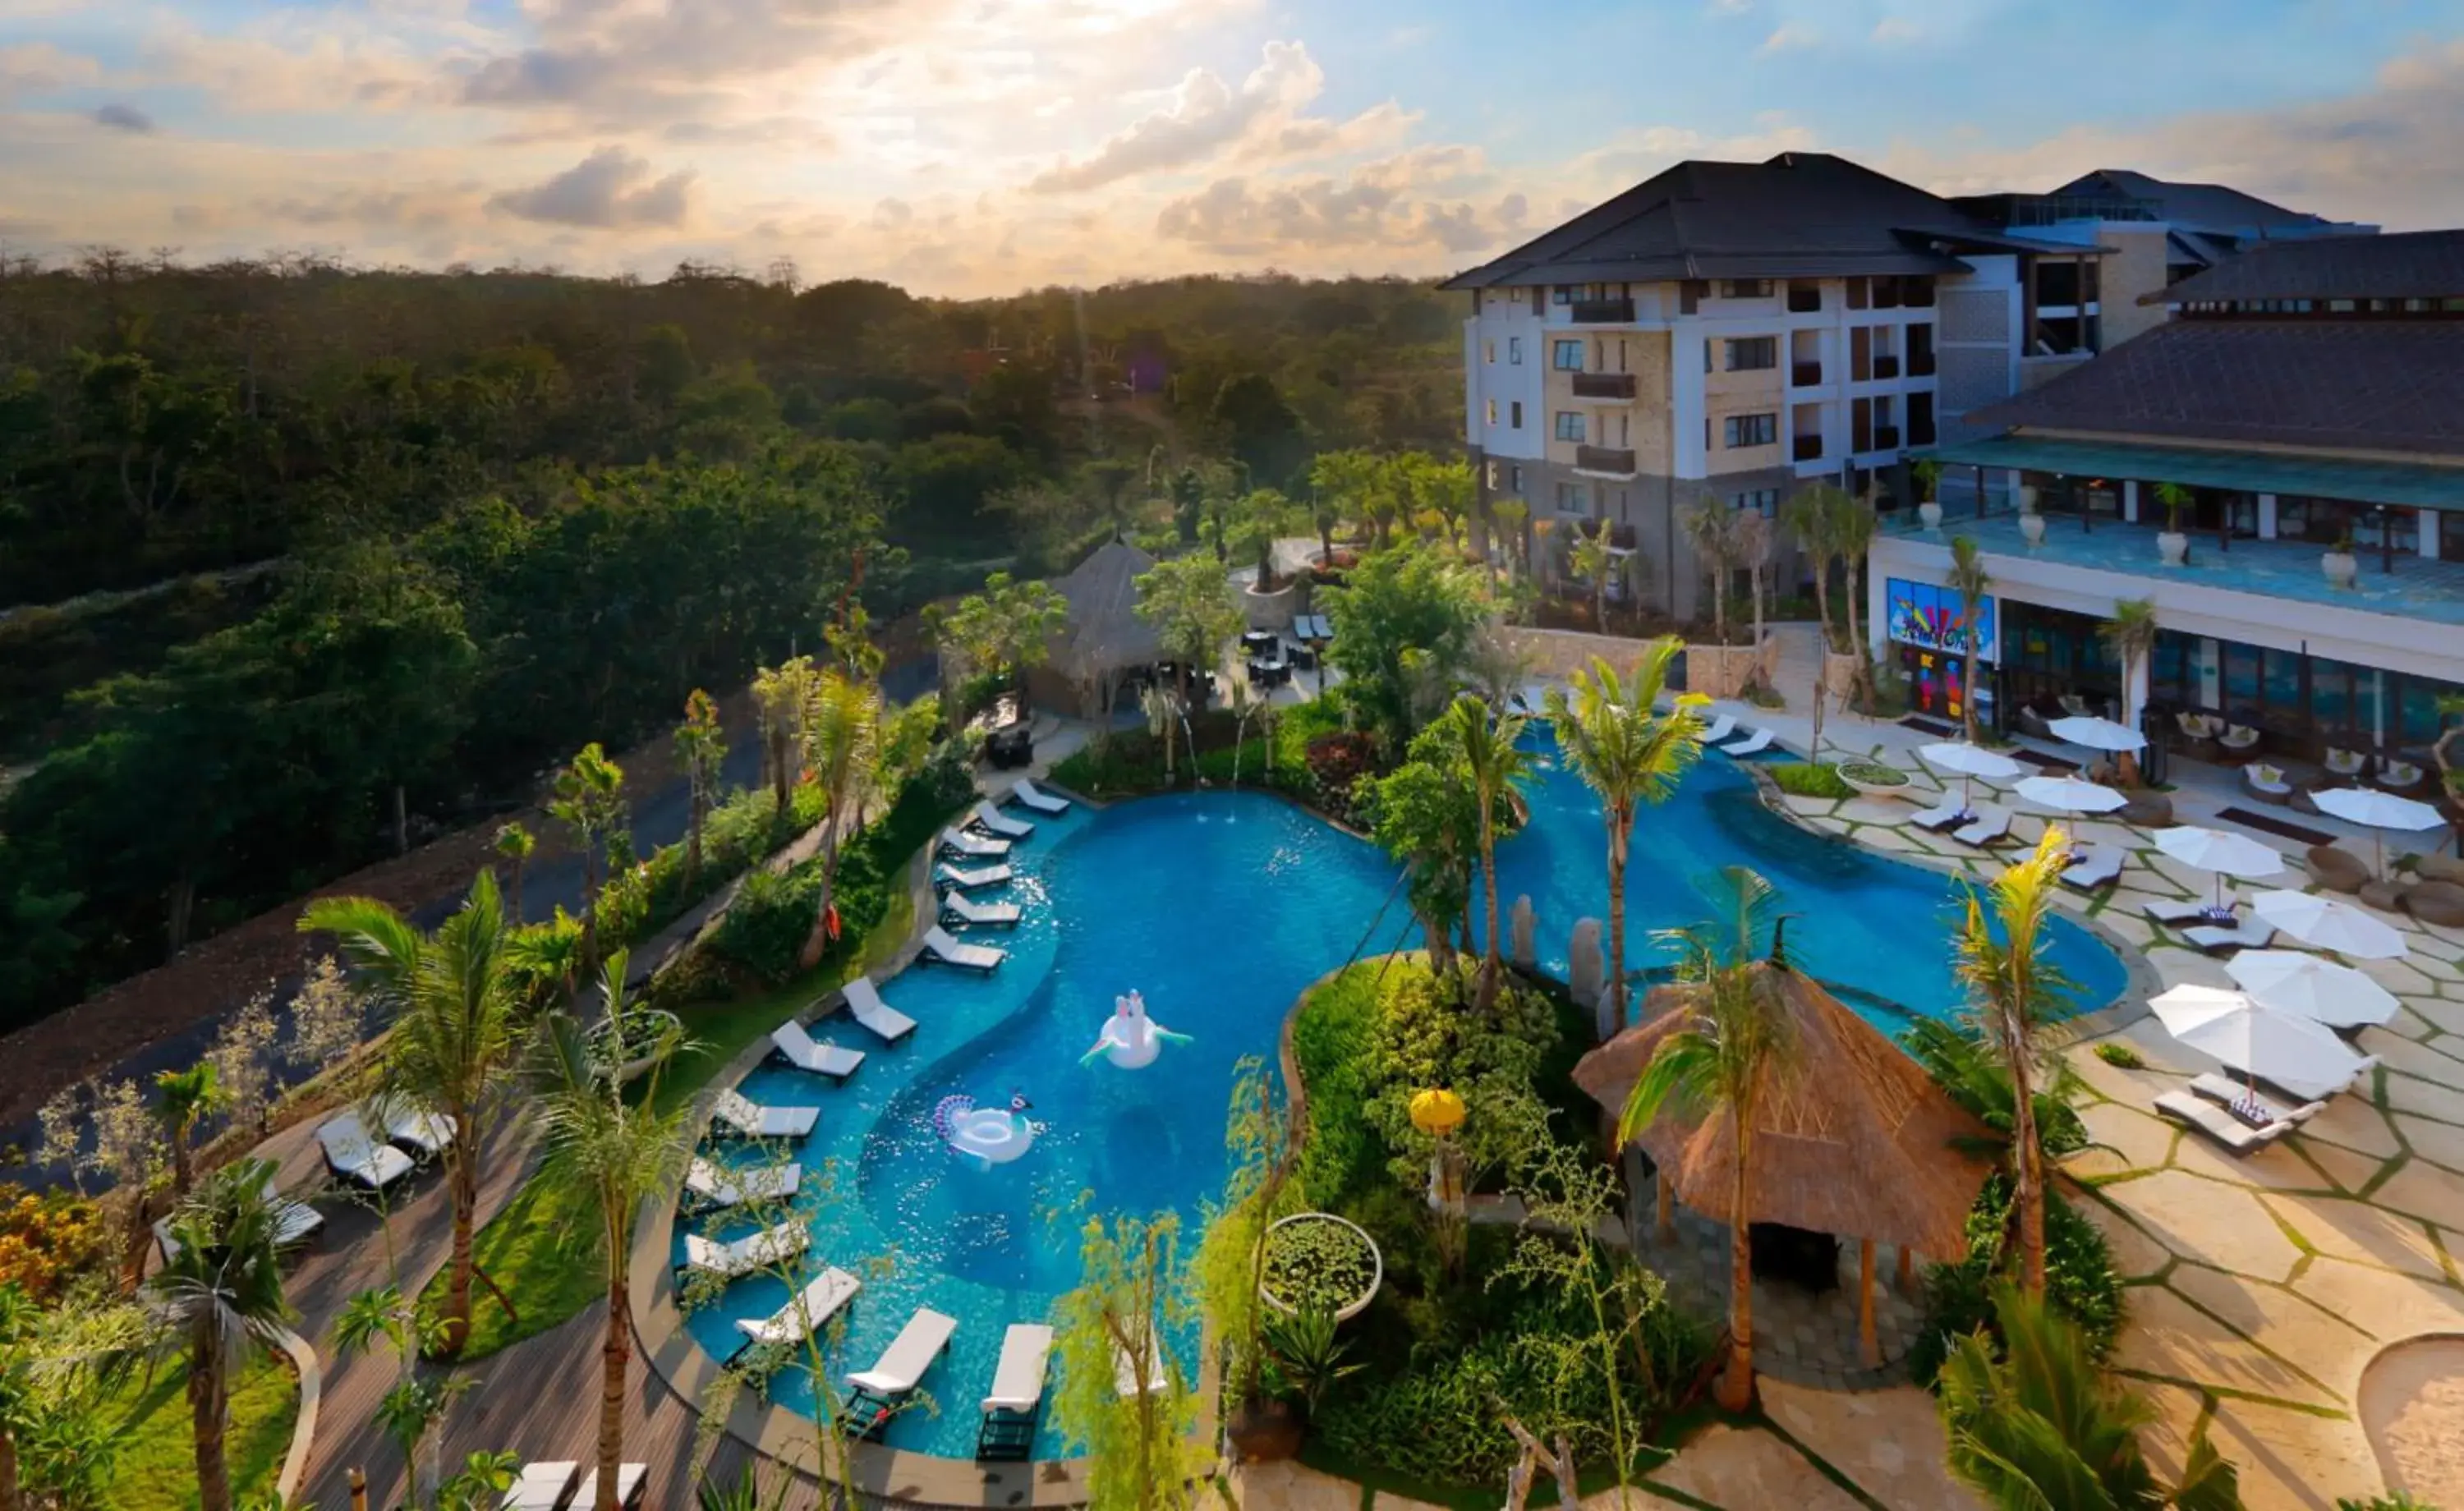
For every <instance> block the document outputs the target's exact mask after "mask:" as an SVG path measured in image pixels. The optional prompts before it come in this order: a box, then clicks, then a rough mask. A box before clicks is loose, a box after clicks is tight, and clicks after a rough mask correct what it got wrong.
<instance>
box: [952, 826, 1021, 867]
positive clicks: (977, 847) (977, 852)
mask: <svg viewBox="0 0 2464 1511" xmlns="http://www.w3.org/2000/svg"><path fill="white" fill-rule="evenodd" d="M941 848H942V850H943V852H944V853H947V854H952V855H967V856H973V857H975V858H977V859H979V860H987V861H989V860H998V859H1000V858H1001V857H1002V856H1004V855H1007V854H1008V853H1009V842H1008V841H1007V840H992V839H986V838H985V837H984V836H982V835H980V834H969V833H968V832H967V831H966V830H964V829H960V828H955V827H953V828H948V829H944V830H942V831H941Z"/></svg>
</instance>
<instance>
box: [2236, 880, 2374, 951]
mask: <svg viewBox="0 0 2464 1511" xmlns="http://www.w3.org/2000/svg"><path fill="white" fill-rule="evenodd" d="M2250 910H2251V911H2252V912H2254V913H2256V914H2257V915H2258V916H2259V918H2260V919H2262V920H2263V921H2265V922H2267V923H2269V924H2273V925H2274V926H2275V927H2276V928H2277V929H2279V930H2282V931H2284V932H2286V933H2288V934H2291V935H2292V936H2293V937H2294V938H2296V939H2299V940H2300V941H2301V942H2302V943H2303V944H2306V945H2312V946H2315V947H2316V948H2318V949H2321V950H2332V951H2334V952H2335V953H2338V954H2348V955H2354V956H2357V957H2359V958H2361V959H2365V960H2393V959H2396V958H2398V957H2399V956H2401V955H2403V954H2405V953H2407V947H2406V945H2405V942H2404V935H2402V934H2400V933H2398V932H2396V931H2394V930H2393V929H2391V928H2389V927H2388V926H2387V924H2385V923H2383V922H2381V921H2380V920H2378V919H2376V918H2373V917H2371V916H2370V915H2369V914H2367V913H2365V912H2364V911H2362V910H2361V909H2358V908H2356V907H2354V906H2353V905H2352V904H2350V903H2341V902H2338V901H2337V900H2336V899H2334V898H2332V897H2314V896H2312V895H2311V894H2310V893H2308V892H2294V891H2276V892H2261V893H2259V894H2258V895H2257V896H2256V897H2255V898H2253V899H2251V904H2250Z"/></svg>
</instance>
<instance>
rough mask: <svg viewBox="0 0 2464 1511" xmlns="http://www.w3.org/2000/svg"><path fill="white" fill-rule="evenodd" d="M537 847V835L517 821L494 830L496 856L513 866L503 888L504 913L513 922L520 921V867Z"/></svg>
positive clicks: (528, 860) (528, 859)
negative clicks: (510, 875) (511, 873)
mask: <svg viewBox="0 0 2464 1511" xmlns="http://www.w3.org/2000/svg"><path fill="white" fill-rule="evenodd" d="M538 848H539V837H538V836H537V835H534V834H532V833H531V831H530V830H528V829H525V828H523V827H522V826H521V825H520V824H518V823H508V824H506V825H504V826H503V827H502V828H499V829H498V830H497V831H496V856H497V858H498V859H499V860H502V861H503V862H505V864H506V865H510V866H512V867H513V875H512V877H511V879H510V881H509V884H508V886H507V887H506V889H505V914H506V916H507V917H509V918H511V919H512V920H513V921H514V922H515V923H517V924H518V923H520V922H521V921H522V869H523V867H525V866H527V865H530V862H531V852H532V851H533V850H536V849H538Z"/></svg>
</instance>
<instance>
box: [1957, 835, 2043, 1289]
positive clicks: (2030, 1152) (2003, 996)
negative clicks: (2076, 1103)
mask: <svg viewBox="0 0 2464 1511" xmlns="http://www.w3.org/2000/svg"><path fill="white" fill-rule="evenodd" d="M2069 861H2070V842H2069V840H2068V838H2067V837H2066V836H2065V835H2064V834H2063V833H2062V829H2061V826H2060V825H2059V824H2052V823H2049V824H2047V825H2045V834H2044V838H2042V839H2040V840H2038V841H2037V842H2036V848H2035V852H2034V853H2033V854H2031V855H2029V856H2028V858H2027V859H2025V860H2023V861H2019V862H2017V863H2016V864H2014V865H2011V866H2009V867H2007V868H2005V869H2004V870H2003V872H2002V874H2001V875H1999V876H1996V877H1995V878H1993V880H1992V881H1991V883H1989V884H1988V888H1989V890H1990V891H1991V894H1992V901H1991V907H1990V909H1989V907H1988V905H1987V901H1986V899H1985V897H1984V896H1982V895H1980V894H1979V893H1978V892H1976V891H1975V890H1973V889H1971V890H1970V891H1969V895H1968V916H1967V920H1966V922H1965V924H1964V925H1963V926H1962V928H1961V930H1960V935H1959V947H1958V957H1957V960H1958V963H1957V972H1958V975H1959V979H1960V984H1961V985H1963V986H1965V987H1966V988H1967V989H1968V994H1969V997H1970V998H1971V999H1972V1000H1973V1001H1974V1002H1975V1004H1976V1013H1977V1017H1978V1018H1979V1020H1980V1021H1981V1023H1982V1024H1983V1026H1984V1028H1985V1030H1986V1032H1987V1034H1988V1035H1989V1036H1990V1037H1991V1040H1992V1043H1993V1050H1994V1053H1995V1055H1996V1056H1997V1057H1998V1058H1999V1059H2000V1060H2001V1062H2002V1067H2003V1069H2004V1070H2005V1071H2007V1072H2008V1073H2009V1074H2010V1077H2011V1103H2012V1106H2011V1183H2012V1193H2013V1201H2012V1206H2013V1209H2014V1210H2015V1211H2016V1212H2017V1213H2018V1217H2019V1259H2020V1279H2021V1282H2022V1283H2023V1284H2024V1285H2025V1286H2026V1288H2027V1290H2028V1293H2029V1294H2030V1295H2032V1296H2041V1295H2043V1294H2044V1290H2045V1173H2044V1146H2043V1143H2042V1142H2041V1139H2040V1137H2039V1135H2038V1132H2037V1129H2036V1094H2035V1069H2036V1061H2037V1058H2038V1055H2039V1053H2040V1047H2041V1046H2040V1045H2039V1043H2038V1038H2039V1036H2040V1035H2041V1033H2042V1031H2043V1028H2044V1025H2045V1024H2046V1023H2047V1022H2048V1021H2050V1020H2051V1019H2052V1018H2055V1017H2057V1016H2058V1014H2059V1012H2060V1010H2061V1008H2062V1005H2063V996H2064V993H2065V991H2066V989H2067V987H2068V985H2069V983H2068V982H2067V981H2065V980H2064V979H2063V977H2062V975H2061V973H2060V972H2059V971H2057V969H2056V968H2055V967H2054V964H2053V962H2052V961H2050V960H2048V959H2046V958H2045V944H2044V925H2045V919H2046V916H2047V915H2048V914H2049V913H2051V912H2052V910H2053V896H2054V888H2055V883H2056V882H2057V881H2058V880H2059V878H2060V876H2061V873H2062V867H2063V866H2064V865H2067V864H2069Z"/></svg>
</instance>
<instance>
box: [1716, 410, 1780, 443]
mask: <svg viewBox="0 0 2464 1511" xmlns="http://www.w3.org/2000/svg"><path fill="white" fill-rule="evenodd" d="M1726 434H1727V442H1728V449H1729V450H1731V451H1735V450H1741V449H1744V448H1746V447H1749V446H1771V445H1773V444H1775V443H1776V442H1777V441H1778V440H1779V416H1778V415H1775V414H1732V415H1730V416H1728V421H1727V430H1726Z"/></svg>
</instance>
